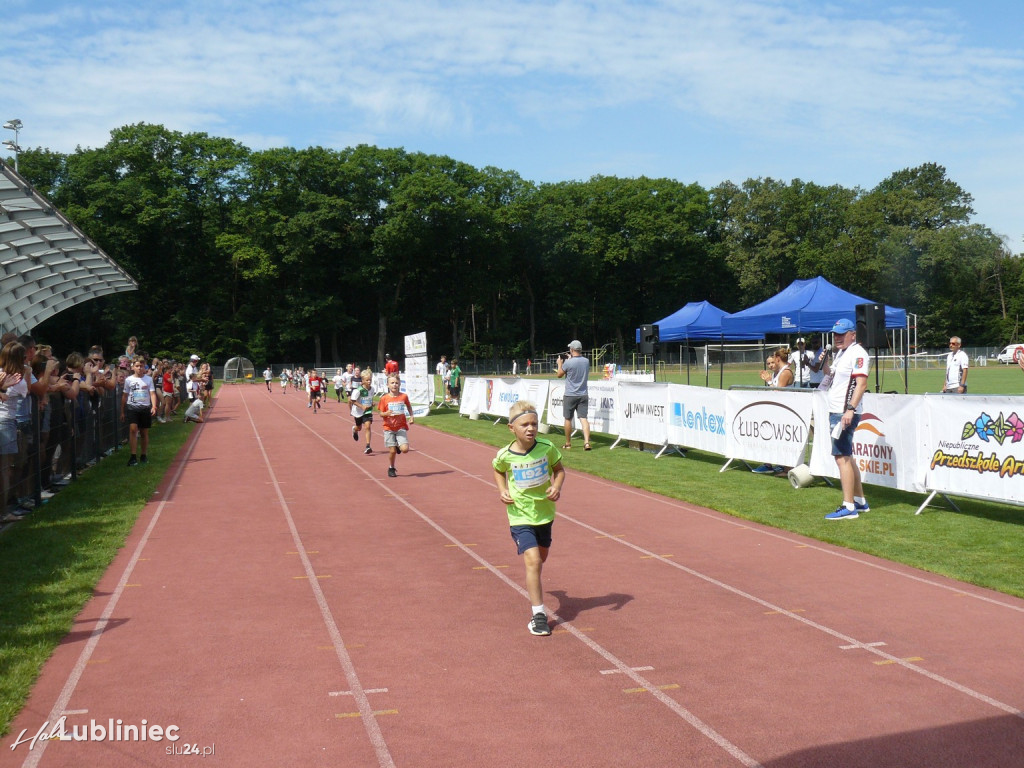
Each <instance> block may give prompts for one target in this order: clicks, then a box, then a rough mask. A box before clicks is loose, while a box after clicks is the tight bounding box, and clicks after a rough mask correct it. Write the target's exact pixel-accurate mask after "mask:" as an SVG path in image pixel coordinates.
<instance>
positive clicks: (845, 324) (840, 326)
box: [832, 317, 857, 333]
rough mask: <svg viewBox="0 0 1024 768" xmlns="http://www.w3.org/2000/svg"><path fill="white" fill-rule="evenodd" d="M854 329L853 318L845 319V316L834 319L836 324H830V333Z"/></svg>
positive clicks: (855, 328)
mask: <svg viewBox="0 0 1024 768" xmlns="http://www.w3.org/2000/svg"><path fill="white" fill-rule="evenodd" d="M856 330H857V324H856V323H854V322H853V320H847V319H846V318H845V317H841V318H839V319H838V320H836V324H835V325H833V326H832V333H849V332H850V331H856Z"/></svg>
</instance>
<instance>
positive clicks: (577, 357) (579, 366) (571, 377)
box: [555, 339, 590, 451]
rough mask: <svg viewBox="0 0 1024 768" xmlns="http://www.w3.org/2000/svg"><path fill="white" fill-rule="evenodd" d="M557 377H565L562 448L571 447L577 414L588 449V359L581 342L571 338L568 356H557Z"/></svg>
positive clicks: (563, 354)
mask: <svg viewBox="0 0 1024 768" xmlns="http://www.w3.org/2000/svg"><path fill="white" fill-rule="evenodd" d="M555 375H556V376H558V378H560V379H561V378H564V379H565V393H564V395H563V396H562V416H563V417H564V418H565V445H563V446H562V448H563V449H565V450H568V449H569V448H572V444H571V442H570V436H571V435H572V417H573V416H574V415H575V416H578V417H579V420H580V425H581V426H582V427H583V450H585V451H589V450H590V422H589V421H588V420H587V414H588V406H589V404H590V391H589V389H588V388H587V382H588V380H589V378H590V360H588V359H587V358H585V357H584V356H583V344H581V343H580V342H579V341H578V340H576V339H573V340H572V341H570V342H569V354H568V356H567V355H566V354H565V353H564V352H563V353H562V354H560V355H559V356H558V370H557V371H555Z"/></svg>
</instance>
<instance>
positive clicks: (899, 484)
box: [810, 392, 925, 493]
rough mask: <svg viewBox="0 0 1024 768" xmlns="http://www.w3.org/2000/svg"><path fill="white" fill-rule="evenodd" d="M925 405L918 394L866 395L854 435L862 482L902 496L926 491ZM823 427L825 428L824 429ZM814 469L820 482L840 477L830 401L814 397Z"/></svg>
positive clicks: (823, 396) (854, 456) (824, 396)
mask: <svg viewBox="0 0 1024 768" xmlns="http://www.w3.org/2000/svg"><path fill="white" fill-rule="evenodd" d="M924 405H925V401H924V398H922V397H921V396H919V395H909V396H908V395H876V394H872V393H870V392H866V393H864V404H863V413H862V414H861V417H860V423H858V424H857V429H855V430H854V433H853V454H852V455H853V459H854V461H855V462H856V463H857V466H858V468H859V469H860V474H861V481H862V482H864V483H867V484H869V485H883V486H886V487H887V488H899V489H900V490H903V491H916V492H919V493H920V492H923V491H924V490H925V489H924V485H923V479H924V478H923V474H922V471H921V470H922V466H921V464H920V463H919V461H918V455H919V453H920V450H919V446H920V440H921V435H920V430H921V427H922V426H923V422H924V418H925V416H924V414H925V407H924ZM819 425H820V426H819ZM810 469H811V474H812V475H817V476H819V477H833V478H838V477H839V469H838V467H837V465H836V461H835V459H834V458H833V457H832V437H831V436H830V435H829V428H828V398H827V396H826V394H825V393H824V392H815V393H814V447H813V448H812V450H811V461H810Z"/></svg>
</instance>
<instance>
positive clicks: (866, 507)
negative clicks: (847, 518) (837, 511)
mask: <svg viewBox="0 0 1024 768" xmlns="http://www.w3.org/2000/svg"><path fill="white" fill-rule="evenodd" d="M853 508H854V509H855V510H857V513H858V514H859V513H861V512H870V511H871V506H870V505H869V504H868V503H867V502H866V501H865V502H864V503H863V504H860V503H859V502H856V501H855V502H853Z"/></svg>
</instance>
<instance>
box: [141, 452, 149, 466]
mask: <svg viewBox="0 0 1024 768" xmlns="http://www.w3.org/2000/svg"><path fill="white" fill-rule="evenodd" d="M139 464H149V459H148V458H147V457H146V454H142V455H141V456H139Z"/></svg>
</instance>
